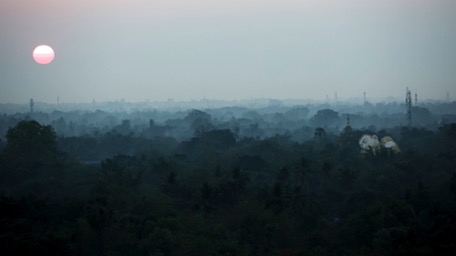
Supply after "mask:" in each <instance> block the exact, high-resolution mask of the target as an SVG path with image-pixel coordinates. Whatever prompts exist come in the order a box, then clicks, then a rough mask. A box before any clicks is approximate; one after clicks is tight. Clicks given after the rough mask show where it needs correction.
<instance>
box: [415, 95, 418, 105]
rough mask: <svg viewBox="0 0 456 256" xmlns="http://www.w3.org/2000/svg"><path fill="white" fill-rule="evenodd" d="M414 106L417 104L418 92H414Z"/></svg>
mask: <svg viewBox="0 0 456 256" xmlns="http://www.w3.org/2000/svg"><path fill="white" fill-rule="evenodd" d="M415 106H418V94H417V93H416V92H415Z"/></svg>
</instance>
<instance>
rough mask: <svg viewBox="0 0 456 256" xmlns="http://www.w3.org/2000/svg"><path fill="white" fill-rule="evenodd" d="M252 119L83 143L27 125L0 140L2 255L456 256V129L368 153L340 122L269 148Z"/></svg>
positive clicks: (420, 132)
mask: <svg viewBox="0 0 456 256" xmlns="http://www.w3.org/2000/svg"><path fill="white" fill-rule="evenodd" d="M297 112H298V113H300V110H299V109H298V110H297ZM289 114H290V115H293V114H295V113H292V112H290V113H289ZM306 114H307V113H306ZM250 115H251V116H250V117H249V119H245V120H243V119H242V118H232V120H231V123H230V122H228V123H227V122H219V123H216V122H214V120H212V119H211V115H209V114H207V113H206V112H203V111H192V112H189V113H188V114H187V115H184V116H182V117H178V118H175V119H174V120H172V119H170V120H168V121H167V122H166V124H156V123H155V122H153V121H152V120H151V121H150V122H149V123H148V126H147V125H146V127H144V128H141V129H133V128H132V122H131V121H130V120H126V119H125V121H123V122H122V123H121V124H119V125H117V126H116V125H113V127H112V128H111V129H107V128H106V129H105V130H94V131H93V132H90V133H86V134H85V135H79V136H73V135H71V136H63V135H60V134H59V133H58V132H57V133H56V132H55V130H54V128H53V126H54V125H58V124H59V123H58V122H57V121H56V122H54V123H53V126H49V125H43V124H40V123H38V122H37V121H33V120H22V121H19V122H18V123H17V124H16V125H15V126H12V127H10V128H9V129H8V130H7V133H6V141H5V142H0V143H2V146H1V147H2V151H1V154H0V166H1V169H0V192H1V195H0V247H1V248H2V251H4V252H8V253H6V254H8V255H9V254H13V253H14V254H18V255H19V254H25V255H31V254H33V255H456V245H455V243H454V237H455V236H456V168H455V167H456V124H455V123H448V124H445V123H440V124H439V125H438V126H437V127H438V128H437V129H431V128H423V127H422V128H418V127H414V128H405V127H400V126H396V127H392V128H388V129H382V130H378V131H375V133H376V134H377V135H378V136H379V137H381V136H383V135H390V136H393V137H394V139H395V141H396V142H397V143H398V144H399V145H400V147H401V151H402V153H400V154H394V153H392V152H390V151H387V150H381V151H379V152H378V153H377V154H376V155H373V154H364V155H361V154H360V153H359V152H360V148H359V145H358V139H359V137H360V136H361V135H362V134H364V133H366V132H371V133H372V132H373V131H369V130H368V128H364V129H342V131H337V130H336V129H335V128H334V127H331V125H336V123H337V122H338V118H340V117H338V113H337V112H335V111H332V110H322V111H319V112H317V113H316V114H315V116H314V117H313V118H310V119H309V121H308V125H309V126H308V128H297V129H304V130H305V133H306V134H307V135H306V139H296V137H294V136H293V135H292V134H290V133H287V132H283V133H276V134H275V135H271V136H265V135H264V134H265V133H266V134H269V133H270V131H272V130H273V128H274V127H266V128H265V126H262V127H261V126H258V124H261V123H262V122H263V121H264V119H263V118H264V116H263V117H261V116H260V117H258V116H255V115H254V114H253V113H250ZM246 116H247V114H246ZM270 117H271V118H275V119H276V120H279V121H277V122H278V123H280V122H281V121H280V119H281V118H283V117H281V116H280V115H279V116H270ZM255 118H257V119H256V121H255V122H253V123H252V121H251V120H255ZM354 119H355V120H356V117H355V118H354ZM282 122H288V121H287V120H285V119H283V120H282ZM305 122H307V121H305ZM60 123H61V124H62V123H64V124H65V121H64V120H60ZM244 123H245V125H244ZM255 123H256V124H257V125H256V126H255ZM352 123H353V121H352ZM230 124H231V125H230ZM306 124H307V123H306ZM73 125H74V126H76V125H77V124H73ZM320 126H321V127H320ZM236 127H237V129H236ZM239 127H240V128H239ZM432 127H435V126H432ZM59 129H70V128H68V127H66V124H65V128H62V127H60V128H59ZM173 129H178V130H179V132H180V134H186V135H185V136H184V135H182V136H171V135H172V134H174V133H173V131H171V132H169V133H168V132H167V131H170V130H173ZM268 129H269V130H268ZM56 130H58V129H56ZM265 130H268V131H266V132H265ZM135 131H140V132H136V133H135ZM174 132H176V131H174ZM303 132H304V131H303ZM250 135H251V136H250ZM99 160H101V161H99Z"/></svg>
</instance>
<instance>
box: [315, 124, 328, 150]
mask: <svg viewBox="0 0 456 256" xmlns="http://www.w3.org/2000/svg"><path fill="white" fill-rule="evenodd" d="M314 134H315V136H317V137H318V141H319V144H320V148H321V136H323V135H325V134H326V131H325V129H323V128H321V127H318V128H317V129H315V133H314Z"/></svg>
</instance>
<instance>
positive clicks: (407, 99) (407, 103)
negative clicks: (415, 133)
mask: <svg viewBox="0 0 456 256" xmlns="http://www.w3.org/2000/svg"><path fill="white" fill-rule="evenodd" d="M405 106H406V108H407V121H408V126H409V127H411V126H412V93H411V92H410V90H409V88H408V87H407V89H406V96H405Z"/></svg>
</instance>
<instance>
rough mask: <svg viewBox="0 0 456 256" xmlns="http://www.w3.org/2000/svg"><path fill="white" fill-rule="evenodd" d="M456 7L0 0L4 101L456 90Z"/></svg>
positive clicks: (235, 0) (291, 0) (443, 1)
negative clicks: (47, 52) (40, 55)
mask: <svg viewBox="0 0 456 256" xmlns="http://www.w3.org/2000/svg"><path fill="white" fill-rule="evenodd" d="M455 14H456V1H454V0H453V1H451V0H428V1H425V0H382V1H380V0H379V1H375V0H299V1H298V0H280V1H278V0H277V1H273V0H217V1H209V0H148V1H146V0H129V1H127V0H125V1H121V0H97V1H93V0H90V1H89V0H77V1H76V0H65V1H62V0H39V1H38V0H0V36H1V40H0V56H1V59H0V102H1V103H6V102H15V103H23V102H26V101H28V100H29V99H30V98H32V97H33V98H34V99H35V100H36V101H44V102H50V103H52V102H55V101H56V98H57V96H59V97H60V101H61V102H90V101H92V99H95V100H97V101H105V100H117V99H121V98H123V99H125V100H126V101H143V100H146V99H150V100H165V99H167V98H173V99H175V100H188V99H201V98H204V97H206V98H215V99H245V98H250V97H253V98H257V97H266V98H278V99H284V98H310V99H324V98H325V97H326V95H327V94H328V95H329V96H330V97H333V96H334V92H335V91H337V92H338V96H339V98H351V97H362V93H363V92H364V91H365V92H367V95H368V97H370V98H385V97H387V96H393V97H400V98H402V97H403V96H404V94H405V87H407V86H408V87H409V88H410V89H411V90H412V92H413V93H415V92H417V93H418V95H419V97H420V98H430V99H443V98H445V96H446V93H447V92H449V93H450V95H451V96H452V97H453V98H454V96H455V95H456V15H455ZM40 44H48V45H50V46H51V47H53V48H54V50H55V53H56V56H55V59H54V61H53V62H52V63H51V64H49V65H38V64H36V63H35V62H34V61H33V58H32V51H33V49H34V48H35V47H36V46H38V45H40Z"/></svg>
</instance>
